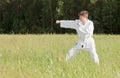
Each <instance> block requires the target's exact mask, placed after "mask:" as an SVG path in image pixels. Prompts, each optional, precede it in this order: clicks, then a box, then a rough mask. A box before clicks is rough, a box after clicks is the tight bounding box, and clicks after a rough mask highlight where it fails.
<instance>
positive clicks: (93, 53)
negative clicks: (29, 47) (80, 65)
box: [89, 47, 99, 64]
mask: <svg viewBox="0 0 120 78" xmlns="http://www.w3.org/2000/svg"><path fill="white" fill-rule="evenodd" d="M89 52H90V55H91V57H92V59H93V61H94V62H95V63H96V64H99V58H98V55H97V53H96V49H95V47H94V48H90V50H89Z"/></svg>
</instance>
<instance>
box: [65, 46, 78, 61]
mask: <svg viewBox="0 0 120 78" xmlns="http://www.w3.org/2000/svg"><path fill="white" fill-rule="evenodd" d="M79 50H80V49H79V48H78V46H77V45H75V46H73V47H72V48H71V49H70V50H69V51H68V53H67V55H66V61H69V60H70V59H71V58H73V57H74V56H75V55H76V53H77V52H78V51H79Z"/></svg>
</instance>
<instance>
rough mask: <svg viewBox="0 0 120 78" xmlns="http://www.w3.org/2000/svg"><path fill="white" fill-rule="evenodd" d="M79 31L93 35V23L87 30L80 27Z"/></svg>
mask: <svg viewBox="0 0 120 78" xmlns="http://www.w3.org/2000/svg"><path fill="white" fill-rule="evenodd" d="M79 30H80V31H81V32H82V33H84V34H89V35H93V30H94V26H93V22H90V23H89V24H88V26H87V27H86V28H85V29H82V28H81V27H79Z"/></svg>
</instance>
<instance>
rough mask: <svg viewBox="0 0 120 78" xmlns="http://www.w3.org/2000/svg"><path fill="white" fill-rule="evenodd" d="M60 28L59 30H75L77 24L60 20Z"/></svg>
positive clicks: (72, 21)
mask: <svg viewBox="0 0 120 78" xmlns="http://www.w3.org/2000/svg"><path fill="white" fill-rule="evenodd" d="M60 27H61V28H71V29H77V23H76V21H74V20H61V21H60Z"/></svg>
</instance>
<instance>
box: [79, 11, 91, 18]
mask: <svg viewBox="0 0 120 78" xmlns="http://www.w3.org/2000/svg"><path fill="white" fill-rule="evenodd" d="M88 15H89V12H88V11H80V12H79V13H78V16H84V17H86V18H88Z"/></svg>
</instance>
